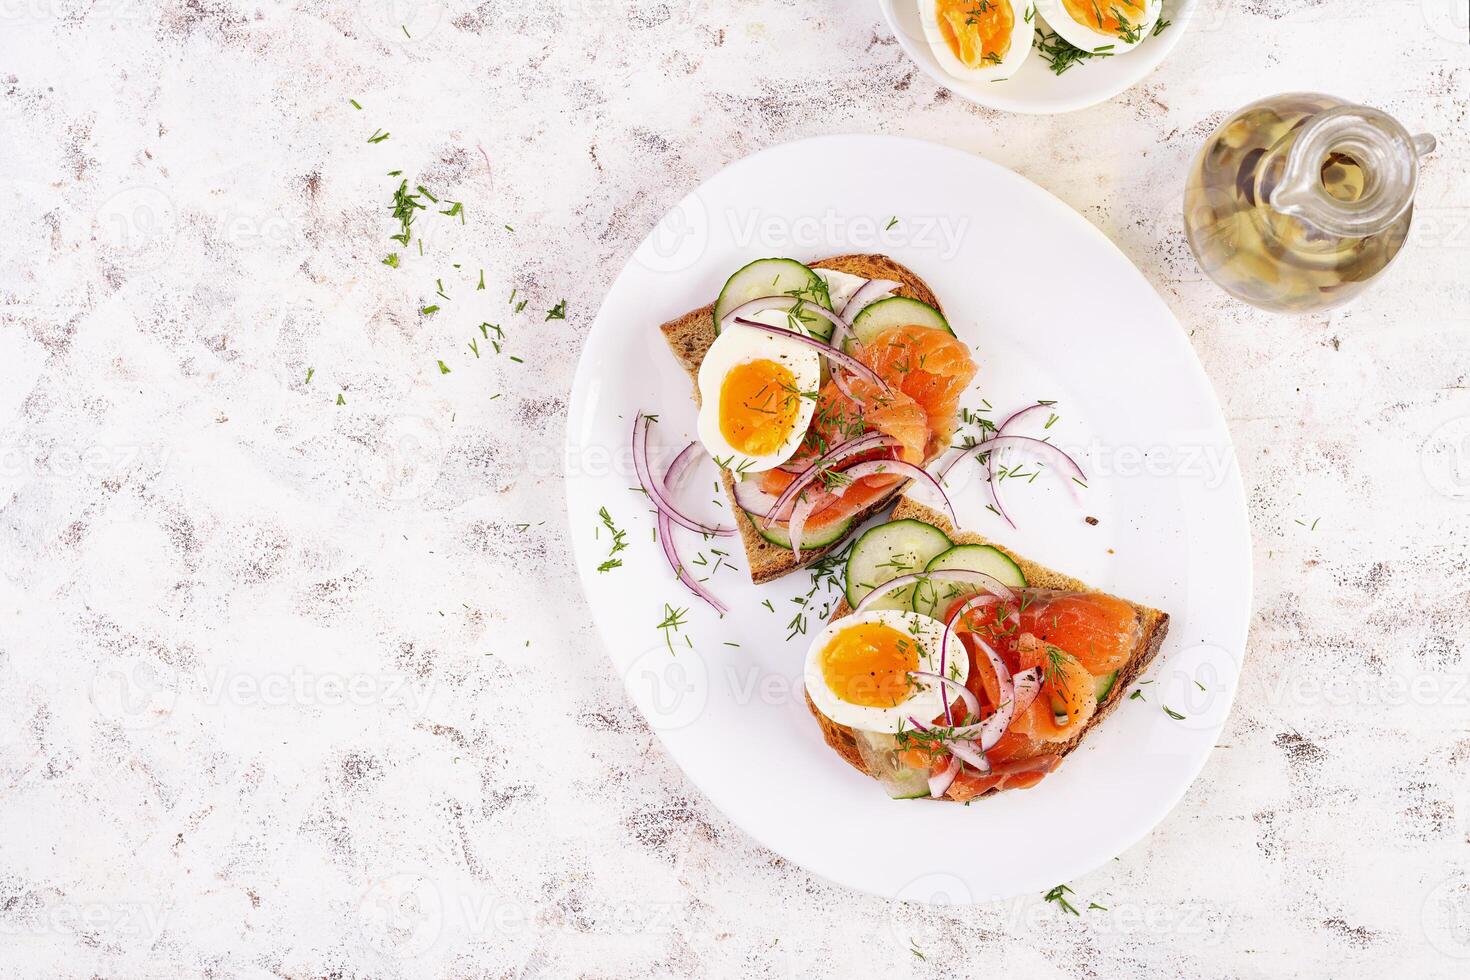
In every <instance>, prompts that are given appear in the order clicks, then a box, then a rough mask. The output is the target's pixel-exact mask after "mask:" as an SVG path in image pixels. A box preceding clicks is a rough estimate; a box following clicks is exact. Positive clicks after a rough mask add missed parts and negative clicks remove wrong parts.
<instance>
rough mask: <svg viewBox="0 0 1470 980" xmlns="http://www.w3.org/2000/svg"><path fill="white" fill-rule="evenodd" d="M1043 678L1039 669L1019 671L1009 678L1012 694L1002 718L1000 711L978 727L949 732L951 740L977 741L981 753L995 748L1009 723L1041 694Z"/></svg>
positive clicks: (971, 726)
mask: <svg viewBox="0 0 1470 980" xmlns="http://www.w3.org/2000/svg"><path fill="white" fill-rule="evenodd" d="M1044 681H1045V678H1044V677H1043V676H1042V674H1041V669H1040V668H1039V667H1031V668H1029V669H1027V670H1023V671H1021V672H1020V673H1019V674H1016V675H1015V676H1014V677H1012V678H1011V688H1012V693H1011V696H1010V698H1009V701H1008V703H1005V702H1003V703H1002V709H1008V713H1007V714H1006V715H1004V716H1002V714H1001V710H997V711H996V713H995V714H993V715H991V716H990V717H989V718H986V719H985V720H984V721H982V722H981V723H980V724H978V725H962V726H961V727H959V728H956V729H955V730H954V731H952V732H950V737H951V738H967V739H978V740H979V744H980V749H981V751H985V752H988V751H990V750H991V749H993V748H994V747H995V743H996V742H999V741H1000V739H1001V736H1002V735H1004V734H1005V733H1006V732H1007V731H1008V730H1010V727H1011V723H1012V722H1014V721H1015V720H1016V719H1017V718H1018V717H1020V716H1021V715H1023V714H1025V713H1026V709H1027V708H1029V707H1031V703H1032V702H1033V701H1035V700H1036V696H1037V695H1038V694H1040V693H1041V685H1042V684H1043V683H1044Z"/></svg>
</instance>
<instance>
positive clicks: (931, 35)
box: [918, 0, 1036, 82]
mask: <svg viewBox="0 0 1470 980" xmlns="http://www.w3.org/2000/svg"><path fill="white" fill-rule="evenodd" d="M918 4H919V20H920V23H922V24H923V26H924V38H925V40H927V41H928V42H929V47H930V48H932V49H933V50H934V57H935V58H937V59H938V60H939V64H940V66H941V67H943V68H944V70H945V71H947V72H949V74H951V75H953V76H954V77H955V78H959V79H963V80H965V81H970V82H988V81H994V80H997V79H1002V78H1010V77H1011V76H1012V75H1014V74H1015V73H1016V71H1017V70H1018V69H1019V68H1020V67H1021V63H1022V62H1024V61H1025V60H1026V56H1027V55H1029V54H1030V53H1031V40H1032V38H1033V37H1034V36H1035V33H1036V25H1035V23H1034V21H1035V19H1036V17H1035V11H1034V10H1033V9H1032V8H1031V0H918Z"/></svg>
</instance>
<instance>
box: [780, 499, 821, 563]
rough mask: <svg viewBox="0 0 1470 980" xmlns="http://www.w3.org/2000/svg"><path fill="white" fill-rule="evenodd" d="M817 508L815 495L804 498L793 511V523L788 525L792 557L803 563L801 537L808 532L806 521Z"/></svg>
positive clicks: (787, 532)
mask: <svg viewBox="0 0 1470 980" xmlns="http://www.w3.org/2000/svg"><path fill="white" fill-rule="evenodd" d="M816 508H817V497H816V495H815V494H813V495H812V496H809V497H802V498H801V499H800V500H798V501H797V502H796V506H795V507H793V508H792V509H791V521H790V523H788V524H787V525H786V536H787V537H788V538H790V539H791V557H792V558H793V559H795V560H796V561H801V536H802V533H803V532H804V531H805V530H806V519H807V518H808V517H810V516H811V514H812V511H814V510H816Z"/></svg>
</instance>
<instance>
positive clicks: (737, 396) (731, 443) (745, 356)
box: [698, 311, 822, 473]
mask: <svg viewBox="0 0 1470 980" xmlns="http://www.w3.org/2000/svg"><path fill="white" fill-rule="evenodd" d="M751 319H753V320H757V321H759V322H762V323H767V324H769V325H771V326H784V325H786V319H787V318H786V314H784V313H781V312H779V311H771V312H767V313H758V314H755V315H754V316H753V317H751ZM788 329H789V328H788ZM821 380H822V362H821V356H820V355H819V354H818V353H817V352H816V351H815V350H814V349H812V348H810V347H805V346H803V345H801V344H800V343H797V342H796V341H794V340H786V339H785V338H782V337H779V336H776V335H775V334H769V333H764V332H762V331H760V330H754V329H752V328H750V327H743V326H741V325H739V324H734V325H732V326H729V327H727V328H725V329H724V330H722V331H720V335H719V336H718V337H716V338H715V342H714V343H713V344H711V345H710V349H709V351H708V352H707V353H706V354H705V355H704V360H703V361H702V362H700V365H699V422H698V430H699V441H700V442H702V443H703V444H704V448H705V449H706V450H707V451H708V452H709V454H710V455H711V456H713V457H714V458H715V460H716V461H717V462H718V463H719V464H720V465H721V466H723V467H725V468H727V469H732V470H736V471H738V472H740V473H760V472H764V471H765V470H770V469H775V468H776V467H777V466H780V465H781V464H782V463H784V462H786V460H788V459H790V458H791V457H792V455H794V454H795V453H796V450H797V449H799V448H800V447H801V443H802V440H803V439H805V438H806V431H807V429H808V428H809V427H810V426H811V421H812V413H813V412H814V411H815V409H816V404H817V403H816V395H817V391H818V389H819V388H820V387H821Z"/></svg>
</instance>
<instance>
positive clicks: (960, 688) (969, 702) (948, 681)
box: [909, 670, 980, 722]
mask: <svg viewBox="0 0 1470 980" xmlns="http://www.w3.org/2000/svg"><path fill="white" fill-rule="evenodd" d="M909 676H910V677H922V678H924V679H925V680H930V681H934V682H935V683H936V684H938V685H939V686H940V697H944V718H945V721H946V722H948V721H949V698H948V697H945V696H944V693H943V689H944V688H945V687H949V688H952V689H953V690H954V692H955V693H956V694H958V695H959V696H960V700H961V701H963V702H965V710H966V711H968V712H969V714H968V715H967V716H966V717H972V718H979V717H980V699H979V698H977V697H975V692H973V691H971V690H970V689H969V688H968V687H966V686H965V685H963V684H961V683H960V682H959V681H957V680H954V679H953V678H949V677H945V676H944V675H943V674H935V673H932V672H930V671H927V670H915V671H911V672H910V674H909ZM910 720H912V719H910Z"/></svg>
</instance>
